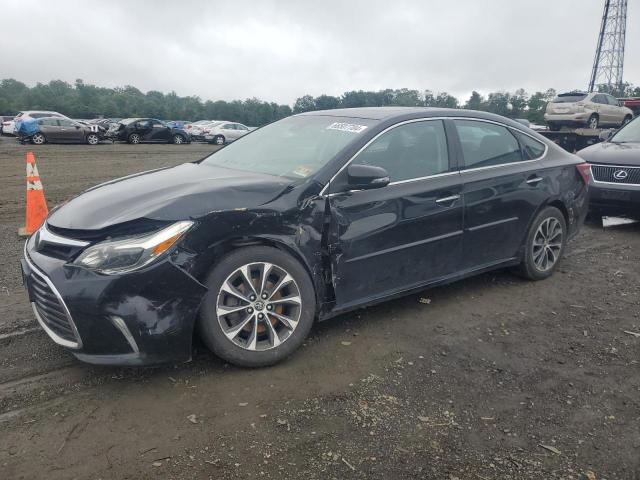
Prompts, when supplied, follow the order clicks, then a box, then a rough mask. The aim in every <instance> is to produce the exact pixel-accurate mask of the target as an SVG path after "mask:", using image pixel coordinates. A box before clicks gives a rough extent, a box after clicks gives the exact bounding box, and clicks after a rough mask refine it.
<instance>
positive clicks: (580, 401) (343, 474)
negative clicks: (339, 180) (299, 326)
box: [0, 138, 640, 480]
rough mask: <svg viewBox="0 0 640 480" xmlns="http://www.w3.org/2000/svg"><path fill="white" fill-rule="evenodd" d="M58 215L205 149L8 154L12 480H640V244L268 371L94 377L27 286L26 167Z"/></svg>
mask: <svg viewBox="0 0 640 480" xmlns="http://www.w3.org/2000/svg"><path fill="white" fill-rule="evenodd" d="M28 148H31V149H32V150H33V151H34V152H35V154H36V160H37V164H38V168H39V170H40V174H41V177H42V180H43V183H44V188H45V193H46V196H47V200H48V202H49V205H50V206H52V205H55V204H57V203H60V202H62V201H64V200H65V199H66V198H68V197H70V196H72V195H75V194H77V193H79V192H80V191H82V190H83V189H84V188H86V187H89V186H91V185H93V184H95V183H98V182H100V181H103V180H106V179H109V178H113V177H117V176H122V175H126V174H128V173H132V172H136V171H141V170H146V169H151V168H156V167H160V166H163V165H173V164H178V163H181V162H185V161H190V160H194V159H197V158H200V157H201V156H203V155H205V154H206V153H207V152H209V151H211V150H212V147H210V146H208V145H182V146H175V145H149V146H143V145H137V146H129V145H108V144H105V145H99V146H95V147H89V146H76V145H72V146H55V145H51V146H43V147H37V148H36V147H23V146H20V145H17V144H16V143H15V141H13V140H12V139H7V138H2V139H0V165H1V167H2V170H1V174H0V175H1V178H2V180H1V183H0V186H1V187H2V188H0V240H1V241H2V244H3V245H4V252H5V254H4V255H2V256H1V257H0V312H1V313H2V315H1V316H0V478H1V479H5V478H6V479H14V478H16V479H18V478H24V479H34V478H47V479H67V478H79V479H85V478H91V479H99V478H102V479H115V478H127V479H141V478H145V479H146V478H175V479H191V478H205V479H206V478H211V479H235V478H240V479H244V478H278V479H282V478H292V479H299V478H306V479H349V478H360V479H363V478H374V479H405V478H416V479H445V480H455V479H458V480H467V479H480V480H486V479H551V478H562V479H584V480H592V479H594V478H596V479H625V480H628V479H640V364H639V360H640V335H633V334H631V333H625V331H626V332H636V333H640V268H639V262H640V225H639V224H635V225H627V226H623V227H616V228H611V229H606V230H605V229H602V228H600V227H597V226H594V225H589V226H586V227H585V228H584V229H583V231H582V233H581V234H580V236H579V237H578V238H577V239H576V240H575V241H574V242H573V243H572V244H571V245H570V247H569V249H568V251H567V254H566V257H565V258H564V260H563V263H562V265H561V268H560V270H559V271H558V272H557V274H556V275H555V276H554V277H552V278H551V279H549V280H546V281H543V282H537V283H531V282H526V281H523V280H520V279H519V278H517V277H515V276H513V275H512V274H510V273H509V272H505V271H499V272H494V273H491V274H486V275H482V276H479V277H476V278H473V279H469V280H466V281H462V282H459V283H456V284H452V285H449V286H445V287H440V288H437V289H433V290H429V291H425V292H423V293H421V294H420V295H412V296H409V297H406V298H403V299H400V300H396V301H393V302H389V303H387V304H384V305H380V306H377V307H374V308H369V309H366V310H361V311H358V312H356V313H351V314H348V315H343V316H341V317H338V318H335V319H333V320H329V321H327V322H324V323H322V324H319V325H317V326H316V327H315V328H314V330H313V331H312V334H311V336H310V337H309V339H308V341H307V342H306V343H305V345H304V347H303V348H302V349H301V350H300V351H299V352H297V353H296V354H295V355H293V356H292V357H291V358H290V359H289V360H287V361H285V362H284V363H282V364H280V365H277V366H275V367H272V368H267V369H259V370H247V369H239V368H235V367H232V366H229V365H226V364H224V363H223V362H222V361H220V360H218V359H216V358H215V357H214V356H213V355H211V354H210V353H208V352H207V351H206V350H204V349H203V348H202V347H201V346H199V345H198V344H196V346H195V348H196V352H195V355H194V359H193V361H192V362H190V363H187V364H183V365H175V366H173V365H171V366H166V367H162V368H155V369H120V368H104V367H92V366H88V365H85V364H82V363H80V362H78V361H76V360H75V359H74V357H72V356H71V355H70V354H68V353H66V352H65V351H64V350H63V349H62V348H59V347H57V346H56V345H55V344H53V343H52V342H51V341H50V340H49V338H48V337H47V336H46V335H45V334H44V333H43V332H41V331H40V329H39V328H37V324H36V322H35V320H34V319H33V317H32V314H31V311H30V308H29V305H28V303H27V299H26V296H25V294H24V292H23V289H22V286H21V284H20V272H19V266H18V259H19V256H20V255H21V250H22V245H23V241H22V240H20V239H19V238H18V237H17V235H16V232H17V229H18V227H19V226H20V225H21V223H22V222H23V215H24V211H23V208H24V207H23V202H24V188H25V179H24V169H25V165H24V154H25V152H26V151H27V149H28Z"/></svg>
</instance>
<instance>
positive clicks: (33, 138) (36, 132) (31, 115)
mask: <svg viewBox="0 0 640 480" xmlns="http://www.w3.org/2000/svg"><path fill="white" fill-rule="evenodd" d="M0 120H1V122H0V133H1V134H3V135H15V136H18V137H19V140H20V141H21V142H23V143H24V142H31V143H34V144H36V145H41V144H43V143H47V142H48V143H89V144H91V145H95V144H97V143H99V142H100V141H101V140H103V139H107V140H112V141H122V142H128V143H131V144H138V143H145V142H152V143H174V144H183V143H190V142H192V141H202V142H208V143H212V144H215V145H225V144H227V143H230V142H233V141H235V140H237V139H238V138H240V137H242V136H243V135H246V134H247V133H249V132H250V131H251V130H253V129H252V128H250V127H247V126H246V125H243V124H241V123H237V122H229V121H225V120H199V121H197V122H193V123H190V122H186V121H179V120H172V121H163V120H159V119H155V118H125V119H120V118H99V119H90V120H89V119H82V120H81V119H75V120H74V119H70V118H68V117H66V116H65V115H62V114H61V113H58V112H51V111H25V112H20V113H19V114H18V115H16V116H15V117H12V116H3V117H0Z"/></svg>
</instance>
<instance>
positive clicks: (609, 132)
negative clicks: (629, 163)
mask: <svg viewBox="0 0 640 480" xmlns="http://www.w3.org/2000/svg"><path fill="white" fill-rule="evenodd" d="M612 135H613V130H604V131H603V132H600V135H598V138H599V139H600V141H601V142H606V141H607V140H609V139H610V138H611V136H612Z"/></svg>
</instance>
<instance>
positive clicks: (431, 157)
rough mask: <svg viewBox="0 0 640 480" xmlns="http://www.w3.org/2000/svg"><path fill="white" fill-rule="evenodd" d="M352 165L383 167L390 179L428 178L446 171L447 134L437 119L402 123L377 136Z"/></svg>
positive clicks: (447, 157) (447, 164)
mask: <svg viewBox="0 0 640 480" xmlns="http://www.w3.org/2000/svg"><path fill="white" fill-rule="evenodd" d="M352 164H353V165H373V166H376V167H382V168H384V169H385V170H386V171H387V173H388V174H389V178H390V179H391V182H399V181H403V180H411V179H416V178H422V177H428V176H430V175H436V174H439V173H445V172H447V171H449V155H448V152H447V137H446V135H445V132H444V125H443V123H442V121H441V120H425V121H419V122H411V123H406V124H404V125H400V126H398V127H395V128H393V129H391V130H389V131H388V132H386V133H384V134H382V135H380V136H379V137H378V138H377V139H375V140H374V141H373V142H372V143H371V144H370V145H369V146H368V147H367V148H365V149H364V150H363V151H362V152H360V154H358V156H357V157H356V158H354V160H353V162H352Z"/></svg>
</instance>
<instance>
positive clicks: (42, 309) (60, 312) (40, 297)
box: [31, 270, 77, 343]
mask: <svg viewBox="0 0 640 480" xmlns="http://www.w3.org/2000/svg"><path fill="white" fill-rule="evenodd" d="M31 292H32V294H33V300H34V307H35V309H36V310H37V313H38V315H39V316H40V319H41V320H42V322H43V323H44V324H45V325H46V326H47V327H48V328H49V329H50V330H51V331H52V332H53V333H55V334H56V335H57V336H59V337H60V338H62V339H63V340H66V341H67V342H71V343H76V342H77V339H76V335H75V333H74V329H73V327H72V324H71V319H70V318H69V315H68V314H67V310H66V308H65V306H64V304H63V303H62V301H61V299H60V298H59V297H58V296H57V295H56V294H55V292H54V291H53V290H52V289H51V287H50V286H49V284H48V283H47V281H46V280H45V279H44V278H43V277H42V276H41V275H40V274H38V273H37V272H36V271H35V270H34V271H33V272H32V275H31Z"/></svg>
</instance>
